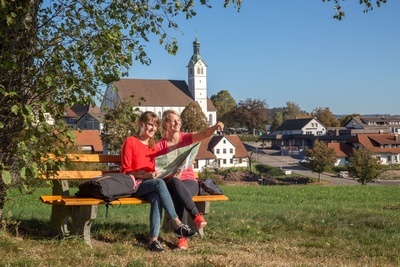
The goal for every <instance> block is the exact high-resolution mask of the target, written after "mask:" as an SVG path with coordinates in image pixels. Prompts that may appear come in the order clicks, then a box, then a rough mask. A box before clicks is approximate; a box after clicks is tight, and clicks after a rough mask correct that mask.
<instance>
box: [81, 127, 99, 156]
mask: <svg viewBox="0 0 400 267" xmlns="http://www.w3.org/2000/svg"><path fill="white" fill-rule="evenodd" d="M74 134H75V136H76V139H75V145H76V146H91V147H92V148H93V152H94V153H101V152H103V143H102V142H101V137H100V132H99V130H83V131H77V130H74Z"/></svg>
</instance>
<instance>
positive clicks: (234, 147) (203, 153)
mask: <svg viewBox="0 0 400 267" xmlns="http://www.w3.org/2000/svg"><path fill="white" fill-rule="evenodd" d="M225 167H248V152H247V150H246V148H245V147H244V145H243V143H242V141H241V140H240V139H239V137H238V136H237V135H215V136H211V137H209V138H207V139H205V140H203V141H201V143H200V148H199V152H198V153H197V156H196V162H195V164H194V165H193V169H194V171H201V170H202V169H203V168H212V169H216V168H225Z"/></svg>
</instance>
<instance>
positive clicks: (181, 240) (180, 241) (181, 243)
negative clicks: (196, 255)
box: [177, 237, 189, 249]
mask: <svg viewBox="0 0 400 267" xmlns="http://www.w3.org/2000/svg"><path fill="white" fill-rule="evenodd" d="M177 246H178V249H188V247H189V244H188V241H187V239H186V238H184V237H181V238H179V239H178V245H177Z"/></svg>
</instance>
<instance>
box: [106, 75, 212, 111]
mask: <svg viewBox="0 0 400 267" xmlns="http://www.w3.org/2000/svg"><path fill="white" fill-rule="evenodd" d="M113 85H114V86H115V87H116V88H117V89H118V95H119V97H120V98H121V99H122V100H128V99H129V97H130V96H132V95H134V103H135V104H138V102H139V101H140V98H144V101H142V102H141V104H140V106H144V107H146V106H159V107H174V106H183V107H185V106H187V105H189V104H190V103H191V102H193V101H194V100H193V98H192V95H191V94H190V92H189V89H188V86H187V84H186V82H185V81H183V80H153V79H121V80H119V81H117V82H114V83H113ZM207 101H208V102H207V106H208V111H216V108H215V107H214V105H213V104H212V102H211V101H210V100H209V99H208V100H207Z"/></svg>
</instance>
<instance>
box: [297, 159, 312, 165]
mask: <svg viewBox="0 0 400 267" xmlns="http://www.w3.org/2000/svg"><path fill="white" fill-rule="evenodd" d="M310 160H311V158H310V157H304V158H302V159H301V160H299V164H307V163H310Z"/></svg>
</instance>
